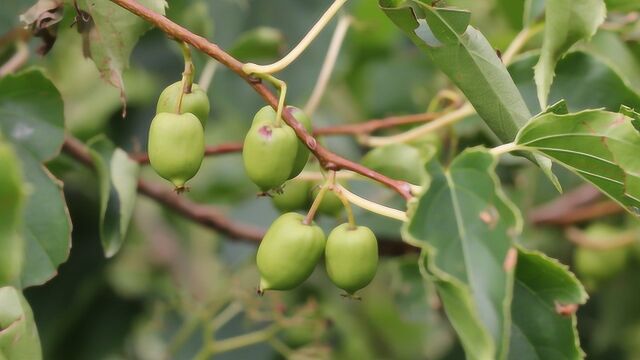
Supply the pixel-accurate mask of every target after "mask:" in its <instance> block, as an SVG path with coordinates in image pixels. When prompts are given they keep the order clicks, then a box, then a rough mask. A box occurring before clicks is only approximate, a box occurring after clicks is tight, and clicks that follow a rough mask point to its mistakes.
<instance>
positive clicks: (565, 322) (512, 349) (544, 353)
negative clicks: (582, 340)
mask: <svg viewBox="0 0 640 360" xmlns="http://www.w3.org/2000/svg"><path fill="white" fill-rule="evenodd" d="M586 300H587V294H586V293H585V291H584V288H583V287H582V285H581V284H580V282H579V281H578V279H576V277H575V276H574V275H573V274H572V273H571V272H569V270H568V269H567V267H566V266H563V265H561V264H560V263H558V262H557V261H556V260H553V259H550V258H549V257H547V256H545V255H543V254H541V253H538V252H532V251H527V250H524V249H519V251H518V264H517V266H516V279H515V285H514V289H513V305H512V307H511V316H512V326H511V344H510V346H509V359H513V360H516V359H517V360H520V359H537V360H545V359H581V358H583V354H582V350H581V349H580V345H579V339H578V334H577V330H576V327H575V325H576V316H575V311H574V310H575V309H576V308H575V307H574V306H575V305H579V304H583V303H584V302H585V301H586ZM563 309H567V310H566V313H564V314H563V313H562V312H563Z"/></svg>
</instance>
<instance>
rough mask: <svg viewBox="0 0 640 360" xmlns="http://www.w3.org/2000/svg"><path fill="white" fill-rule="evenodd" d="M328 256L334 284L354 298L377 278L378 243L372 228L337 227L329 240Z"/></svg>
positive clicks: (329, 272)
mask: <svg viewBox="0 0 640 360" xmlns="http://www.w3.org/2000/svg"><path fill="white" fill-rule="evenodd" d="M324 255H325V264H326V268H327V274H328V275H329V278H330V279H331V282H333V283H334V284H335V285H336V286H337V287H339V288H341V289H343V290H345V291H346V292H347V293H349V294H351V295H353V293H355V292H356V291H358V290H360V289H362V288H363V287H365V286H367V285H368V284H369V283H370V282H371V280H373V278H374V277H375V275H376V269H377V268H378V242H377V240H376V236H375V234H374V233H373V232H372V231H371V230H370V229H369V228H368V227H365V226H357V227H355V228H353V227H352V226H351V225H350V224H342V225H339V226H337V227H336V228H335V229H333V231H331V233H330V234H329V237H328V238H327V246H326V248H325V253H324Z"/></svg>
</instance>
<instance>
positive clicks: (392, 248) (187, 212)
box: [62, 136, 418, 256]
mask: <svg viewBox="0 0 640 360" xmlns="http://www.w3.org/2000/svg"><path fill="white" fill-rule="evenodd" d="M62 149H63V150H64V152H66V153H67V154H69V155H71V156H72V157H73V158H75V159H76V160H78V161H80V162H81V163H82V164H84V165H86V166H88V167H91V168H93V167H94V165H93V159H92V158H91V155H90V154H89V150H87V148H86V146H85V145H84V144H83V143H82V142H81V141H80V140H78V139H76V138H74V137H72V136H67V137H66V139H65V142H64V144H63V147H62ZM138 192H139V193H141V194H143V195H145V196H147V197H149V198H151V199H153V200H155V201H157V202H158V203H160V204H162V205H164V206H166V207H167V208H170V209H172V210H173V211H175V212H177V213H178V214H180V215H182V216H184V217H186V218H188V219H191V220H193V221H195V222H197V223H199V224H201V225H203V226H206V227H208V228H211V229H213V230H216V231H219V232H221V233H223V234H225V235H227V236H229V237H230V238H232V239H235V240H245V241H249V242H252V243H259V242H260V241H261V240H262V237H263V236H264V232H265V231H264V230H263V229H259V228H256V227H254V226H252V225H248V224H243V223H237V222H234V221H232V220H231V219H229V218H228V217H227V216H226V215H225V214H224V213H223V212H222V211H220V210H219V209H217V208H215V207H213V206H208V205H201V204H197V203H195V202H193V201H191V200H189V199H187V198H185V197H184V196H180V195H178V194H176V193H175V192H174V191H172V190H170V189H169V187H167V186H162V185H158V184H154V183H151V182H148V181H145V180H139V181H138ZM379 246H380V254H382V255H389V256H397V255H403V254H408V253H415V252H418V249H417V248H415V247H413V246H411V245H409V244H407V243H404V242H402V241H398V240H387V241H380V242H379Z"/></svg>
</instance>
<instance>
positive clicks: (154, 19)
mask: <svg viewBox="0 0 640 360" xmlns="http://www.w3.org/2000/svg"><path fill="white" fill-rule="evenodd" d="M110 1H111V2H112V3H114V4H117V5H119V6H121V7H122V8H124V9H126V10H128V11H130V12H131V13H133V14H135V15H137V16H139V17H141V18H143V19H145V20H147V21H148V22H150V23H152V24H153V25H155V26H156V27H158V28H159V29H160V30H161V31H163V32H165V33H167V34H168V35H170V36H171V37H173V38H175V39H179V40H181V41H185V42H187V43H189V44H190V45H191V46H193V47H194V48H196V49H198V50H200V51H202V52H203V53H205V54H207V55H208V56H210V57H212V58H214V59H215V60H217V61H218V62H220V63H221V64H222V65H224V66H226V67H227V68H228V69H229V70H231V71H233V72H234V73H236V74H237V75H238V76H240V77H241V78H242V79H243V80H245V81H246V82H247V84H249V86H251V88H253V90H255V92H256V93H257V94H258V95H260V96H261V97H262V98H263V99H264V101H265V102H266V103H267V104H268V105H270V106H271V107H273V108H274V109H277V108H278V98H277V97H276V96H274V94H273V92H271V91H270V90H269V88H268V86H266V85H265V84H263V83H262V82H260V81H256V79H255V77H251V76H248V75H247V74H246V73H245V72H244V71H243V69H242V68H243V66H244V64H243V63H242V62H240V61H238V59H236V58H234V57H233V56H231V55H230V54H228V53H227V52H225V51H224V50H222V49H220V47H219V46H217V45H216V44H214V43H211V42H209V41H208V40H207V39H205V38H203V37H202V36H198V35H196V34H194V33H192V32H190V31H189V30H187V29H185V28H184V27H182V26H180V25H178V24H176V23H174V22H173V21H171V20H169V19H168V18H167V17H165V16H163V15H160V14H158V13H156V12H154V11H152V10H150V9H148V8H146V7H144V6H142V5H140V3H138V2H137V1H136V0H110ZM282 115H283V119H284V122H285V123H287V125H289V126H291V128H292V129H293V131H294V132H295V133H296V136H297V137H298V138H299V139H300V141H301V142H302V143H303V144H304V145H305V146H306V147H308V148H309V150H310V151H311V152H312V153H313V155H314V156H315V157H316V158H317V159H318V160H319V161H320V163H321V164H322V166H323V167H324V168H325V169H328V170H341V169H345V170H352V171H355V172H357V173H359V174H362V175H364V176H366V177H368V178H371V179H373V180H375V181H378V182H379V183H381V184H384V185H385V186H387V187H389V188H391V189H393V190H394V191H395V192H397V193H398V194H399V195H400V196H402V197H403V198H404V199H406V200H409V199H411V197H412V195H411V188H410V186H408V184H407V183H406V182H405V181H400V180H396V179H392V178H389V177H388V176H384V175H382V174H380V173H379V172H377V171H374V170H371V169H369V168H367V167H366V166H363V165H361V164H358V163H356V162H353V161H350V160H348V159H345V158H344V157H341V156H339V155H337V154H335V153H333V152H331V151H329V150H328V149H326V148H325V147H323V146H322V145H321V144H319V143H318V141H317V140H316V139H315V138H314V137H313V136H312V135H311V134H309V132H307V130H306V129H305V127H304V126H303V125H302V124H301V123H300V122H299V121H297V120H296V119H295V118H294V117H293V115H291V113H290V112H288V111H284V112H283V113H282Z"/></svg>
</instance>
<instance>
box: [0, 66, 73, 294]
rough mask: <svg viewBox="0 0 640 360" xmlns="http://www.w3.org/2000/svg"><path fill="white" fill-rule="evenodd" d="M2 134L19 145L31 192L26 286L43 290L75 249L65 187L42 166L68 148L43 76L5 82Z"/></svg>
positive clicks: (55, 95) (0, 102)
mask: <svg viewBox="0 0 640 360" xmlns="http://www.w3.org/2000/svg"><path fill="white" fill-rule="evenodd" d="M0 130H1V131H2V132H3V133H4V135H5V137H6V138H7V140H9V141H10V142H11V143H12V144H13V148H14V149H15V151H16V153H17V154H18V156H19V158H20V161H21V164H22V172H23V174H24V178H25V179H27V183H28V184H29V187H30V194H29V198H28V200H27V203H26V205H25V209H24V213H23V214H24V220H23V222H22V223H23V229H22V235H23V238H24V240H25V242H26V257H25V263H24V268H23V271H22V279H21V284H22V286H23V287H26V286H31V285H38V284H42V283H44V282H45V281H47V280H48V279H50V278H51V277H53V276H54V275H55V274H56V269H57V268H58V266H59V265H60V264H61V263H63V262H64V261H66V259H67V257H68V255H69V249H70V247H71V221H70V219H69V214H68V211H67V207H66V203H65V199H64V195H63V193H62V189H61V188H62V184H61V183H60V182H59V181H58V180H57V179H55V178H54V177H53V175H51V174H50V173H49V171H48V170H47V169H46V168H45V167H44V166H43V165H42V162H43V161H46V160H49V159H51V158H53V157H54V156H55V155H57V154H58V153H59V151H60V148H61V146H62V142H63V140H64V120H63V105H62V99H61V98H60V93H59V92H58V91H57V90H56V88H55V87H54V86H53V84H51V82H50V81H49V80H48V79H47V78H45V77H44V75H43V74H42V72H40V71H38V70H28V71H25V72H22V73H20V74H17V75H9V76H7V77H5V78H3V79H0Z"/></svg>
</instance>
